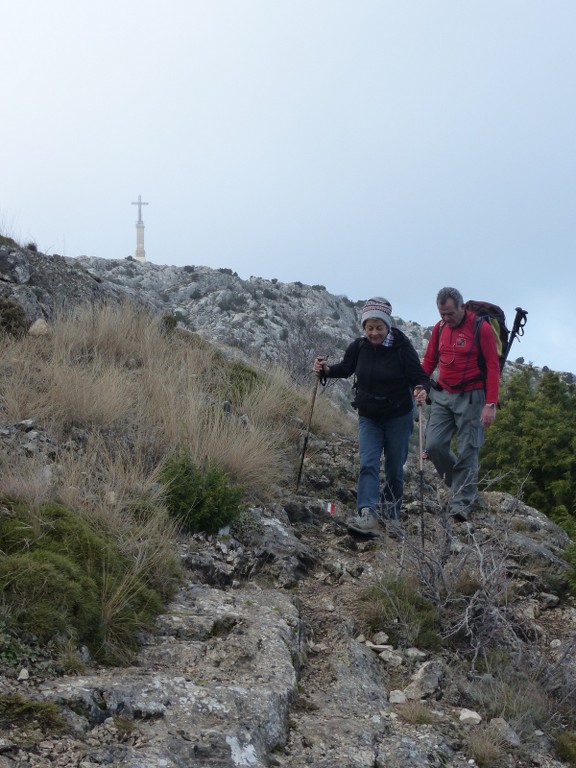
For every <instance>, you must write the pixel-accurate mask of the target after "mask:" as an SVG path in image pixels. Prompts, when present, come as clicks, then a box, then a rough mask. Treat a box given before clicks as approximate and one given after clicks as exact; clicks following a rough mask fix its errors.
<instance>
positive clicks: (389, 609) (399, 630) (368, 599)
mask: <svg viewBox="0 0 576 768" xmlns="http://www.w3.org/2000/svg"><path fill="white" fill-rule="evenodd" d="M361 605H362V614H363V618H364V620H365V622H366V623H367V624H368V627H369V628H370V630H372V631H373V632H378V631H381V630H382V631H384V632H386V634H387V635H388V636H389V637H390V642H392V643H393V644H394V645H397V646H400V647H410V646H413V645H415V646H417V647H418V648H426V649H428V650H437V649H438V648H440V647H441V646H442V639H441V637H440V634H439V621H438V614H437V611H436V609H435V607H434V605H433V604H432V603H431V602H430V601H429V600H426V598H424V597H422V595H421V594H420V593H419V592H418V589H417V587H416V585H415V584H414V583H413V582H412V581H410V580H408V579H398V580H393V579H383V580H382V581H381V582H380V583H379V584H378V585H377V586H375V587H372V588H371V589H369V590H367V591H366V592H365V593H364V594H363V595H362V603H361Z"/></svg>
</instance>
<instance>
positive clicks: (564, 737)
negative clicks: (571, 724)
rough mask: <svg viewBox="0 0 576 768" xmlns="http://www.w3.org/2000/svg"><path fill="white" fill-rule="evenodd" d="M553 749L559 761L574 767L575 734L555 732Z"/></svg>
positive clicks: (571, 732) (575, 758) (575, 756)
mask: <svg viewBox="0 0 576 768" xmlns="http://www.w3.org/2000/svg"><path fill="white" fill-rule="evenodd" d="M554 747H555V749H556V754H557V755H558V757H559V758H560V760H565V761H566V762H567V763H568V765H574V766H576V733H574V731H557V732H556V733H555V734H554Z"/></svg>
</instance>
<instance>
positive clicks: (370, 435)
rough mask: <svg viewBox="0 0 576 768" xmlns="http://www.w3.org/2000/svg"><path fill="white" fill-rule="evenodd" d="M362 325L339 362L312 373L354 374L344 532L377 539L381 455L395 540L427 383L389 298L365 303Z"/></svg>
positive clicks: (319, 365) (318, 364) (385, 512)
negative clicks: (350, 492)
mask: <svg viewBox="0 0 576 768" xmlns="http://www.w3.org/2000/svg"><path fill="white" fill-rule="evenodd" d="M361 325H362V330H363V335H362V336H361V337H359V338H357V339H355V340H354V341H353V342H352V343H351V344H350V345H349V346H348V348H347V349H346V351H345V353H344V357H343V358H342V360H341V362H339V363H336V364H335V365H328V363H326V361H325V360H322V358H316V359H315V360H314V366H313V369H314V371H315V373H317V374H318V375H321V376H325V377H326V378H329V379H342V378H348V377H349V376H351V375H352V374H353V373H354V374H356V397H355V401H354V402H353V403H352V405H353V406H354V407H355V408H357V409H358V446H359V454H360V473H359V477H358V494H357V510H358V514H357V515H356V516H355V517H353V518H352V520H351V521H350V522H349V524H348V530H349V531H353V532H355V533H359V534H362V535H364V536H370V537H376V536H379V535H380V530H379V509H380V505H381V502H380V461H381V458H382V453H384V474H385V484H384V492H383V501H382V516H383V517H384V518H385V519H386V520H388V529H389V532H390V535H392V536H397V537H398V536H401V535H402V529H401V527H400V509H401V506H402V496H403V491H404V464H405V462H406V459H407V457H408V443H409V440H410V435H411V434H412V429H413V427H414V403H415V401H416V403H418V404H421V403H424V402H425V399H426V395H427V393H428V392H429V391H430V379H429V377H428V375H427V374H426V373H425V372H424V369H423V368H422V366H421V365H420V361H419V359H418V355H417V354H416V350H415V349H414V347H413V346H412V343H411V342H410V340H409V339H408V337H407V336H406V335H405V334H404V333H402V331H400V330H399V329H398V328H393V327H392V305H391V304H390V302H389V301H388V300H387V299H384V298H382V297H381V296H376V297H374V298H372V299H369V300H368V301H367V302H366V304H365V305H364V307H363V309H362V318H361Z"/></svg>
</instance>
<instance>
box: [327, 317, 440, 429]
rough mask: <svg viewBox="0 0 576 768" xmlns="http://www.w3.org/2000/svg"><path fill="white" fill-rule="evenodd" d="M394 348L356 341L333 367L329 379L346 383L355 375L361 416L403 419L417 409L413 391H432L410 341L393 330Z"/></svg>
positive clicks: (354, 403)
mask: <svg viewBox="0 0 576 768" xmlns="http://www.w3.org/2000/svg"><path fill="white" fill-rule="evenodd" d="M392 335H393V337H394V341H393V343H392V345H391V346H389V347H386V346H383V345H380V346H377V347H375V346H374V345H373V344H371V343H370V342H369V341H368V339H367V338H366V337H364V336H362V337H360V338H358V339H355V340H354V341H353V342H352V343H351V344H350V345H349V346H348V349H347V350H346V352H345V353H344V357H343V358H342V361H341V362H339V363H336V364H335V365H331V366H330V371H329V373H328V378H330V379H345V378H348V376H351V375H352V374H353V373H355V374H356V385H355V386H356V397H355V400H354V402H353V403H352V405H353V406H354V407H355V408H358V414H359V415H360V416H369V417H370V418H373V419H382V418H391V417H393V416H402V415H404V414H405V413H408V412H409V411H410V410H412V408H413V407H414V400H413V397H412V390H413V389H414V387H415V386H416V385H417V384H421V385H422V386H423V387H424V389H425V390H426V392H429V391H430V378H429V377H428V375H427V374H426V373H425V371H424V369H423V368H422V366H421V365H420V360H419V359H418V355H417V354H416V350H415V349H414V347H413V346H412V343H411V341H410V339H409V338H408V337H407V336H406V335H405V334H404V333H402V331H400V330H399V329H398V328H393V329H392Z"/></svg>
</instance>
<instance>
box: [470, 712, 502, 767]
mask: <svg viewBox="0 0 576 768" xmlns="http://www.w3.org/2000/svg"><path fill="white" fill-rule="evenodd" d="M466 748H467V751H468V752H469V753H470V754H471V755H472V757H473V758H474V760H475V761H476V764H477V765H478V766H479V767H480V768H497V766H499V765H501V761H502V758H503V757H504V755H505V754H506V745H505V743H504V741H503V740H502V737H501V736H500V735H499V733H498V732H497V731H496V730H495V729H494V728H493V727H492V726H490V725H489V724H485V723H481V724H480V725H477V726H475V727H473V728H471V729H470V731H468V733H467V734H466Z"/></svg>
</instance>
